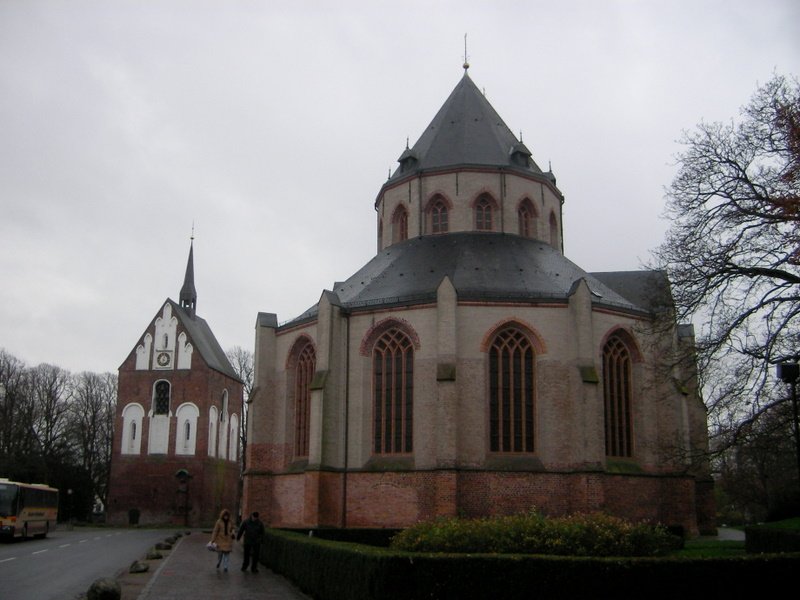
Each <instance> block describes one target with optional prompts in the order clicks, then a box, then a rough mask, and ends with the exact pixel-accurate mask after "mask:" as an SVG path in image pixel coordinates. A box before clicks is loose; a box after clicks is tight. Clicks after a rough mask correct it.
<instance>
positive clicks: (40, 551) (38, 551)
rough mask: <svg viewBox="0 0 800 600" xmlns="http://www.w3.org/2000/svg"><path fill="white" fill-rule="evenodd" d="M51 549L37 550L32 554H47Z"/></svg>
mask: <svg viewBox="0 0 800 600" xmlns="http://www.w3.org/2000/svg"><path fill="white" fill-rule="evenodd" d="M48 550H49V548H45V549H44V550H37V551H36V552H31V554H41V553H42V552H47V551H48Z"/></svg>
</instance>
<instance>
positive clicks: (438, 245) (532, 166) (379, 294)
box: [287, 70, 671, 325]
mask: <svg viewBox="0 0 800 600" xmlns="http://www.w3.org/2000/svg"><path fill="white" fill-rule="evenodd" d="M398 161H399V162H400V166H399V167H398V168H397V170H396V171H395V172H394V173H393V174H392V175H391V177H390V178H389V180H388V181H387V182H385V183H384V185H383V188H384V189H385V188H386V187H387V186H393V185H394V184H396V183H397V182H399V181H401V180H403V179H405V178H407V177H413V176H416V175H418V174H421V173H422V172H426V173H430V172H436V171H437V170H449V169H460V168H470V167H473V168H491V169H497V168H502V169H504V170H505V169H508V170H510V171H514V172H516V173H520V174H522V175H528V176H532V177H533V178H539V179H545V180H548V181H549V182H550V183H551V184H552V186H553V188H554V191H555V192H556V193H557V194H558V195H559V196H560V192H559V191H558V190H557V188H555V177H554V176H553V174H552V172H549V171H548V172H543V171H542V170H541V169H540V168H539V166H538V165H537V164H536V163H535V162H534V161H533V160H532V158H531V153H530V151H529V150H528V149H527V148H526V147H525V145H524V144H523V143H522V142H521V141H520V140H518V139H517V138H516V136H515V135H514V134H513V133H512V131H511V130H510V129H509V128H508V126H507V125H506V124H505V123H504V122H503V120H502V119H501V118H500V115H499V114H498V113H497V111H495V109H494V108H493V107H492V105H491V104H490V103H489V101H488V100H487V99H486V97H485V96H484V94H483V93H481V91H480V90H479V89H478V88H477V86H476V85H475V83H473V81H472V79H471V78H470V77H469V75H468V74H467V72H466V70H465V73H464V76H463V77H462V78H461V80H460V81H459V82H458V84H457V85H456V87H455V89H454V90H453V91H452V93H451V94H450V96H449V97H448V98H447V100H446V101H445V103H444V104H443V105H442V107H441V108H440V109H439V111H438V112H437V113H436V116H435V117H434V118H433V120H432V121H431V123H430V125H428V127H427V128H426V129H425V131H424V132H423V133H422V135H421V136H420V138H419V139H418V140H417V142H416V143H415V144H414V146H413V147H411V148H406V150H405V151H404V152H403V153H402V155H401V156H400V158H399V159H398ZM380 198H381V194H379V196H378V201H379V200H380ZM378 201H376V204H377V202H378ZM444 277H448V278H449V279H450V281H451V282H452V284H453V286H454V288H455V290H456V293H457V294H458V298H459V300H485V301H503V302H524V303H530V302H546V301H551V302H552V301H556V302H564V301H567V300H568V298H569V296H570V295H571V294H572V293H573V291H574V286H575V284H576V282H578V281H579V280H581V279H583V280H584V281H586V283H587V285H588V287H589V290H590V291H591V293H592V304H593V305H595V306H605V307H609V308H614V309H617V310H622V311H628V312H632V313H637V314H652V313H654V312H658V311H660V310H663V308H664V307H666V306H669V305H671V297H670V294H669V284H668V282H667V281H666V278H665V276H664V275H663V273H658V272H652V271H625V272H613V273H597V274H590V273H587V272H586V271H584V270H583V269H581V268H580V267H578V266H577V265H575V264H574V263H573V262H571V261H570V260H568V259H567V258H566V257H564V256H563V254H561V253H560V252H559V251H558V250H556V249H554V248H552V247H551V246H550V245H549V244H547V243H545V242H543V241H541V240H537V239H531V238H525V237H522V236H519V235H515V234H509V233H500V232H451V233H444V234H438V235H423V236H421V237H418V238H413V239H408V240H405V241H402V242H399V243H394V244H392V245H390V246H388V247H387V248H384V249H383V250H381V251H380V252H378V254H377V255H376V256H375V257H374V258H373V259H372V260H370V261H369V262H368V263H367V264H366V265H364V266H363V267H362V268H361V269H359V270H358V271H357V272H356V273H355V274H354V275H352V276H351V277H349V278H348V279H347V280H346V281H343V282H337V283H335V284H334V287H333V290H332V291H333V292H334V294H335V298H332V300H333V301H334V302H336V303H338V304H340V305H341V306H343V307H345V308H348V309H355V310H359V309H361V310H363V309H369V308H378V307H386V306H399V305H410V304H419V303H427V302H432V301H435V299H436V292H437V289H438V287H439V285H440V284H441V282H442V280H443V279H444ZM316 314H317V305H314V306H312V307H311V308H309V309H308V310H307V311H305V312H304V313H303V314H301V315H300V316H298V317H296V318H295V319H293V320H292V321H290V322H289V323H287V325H290V324H296V323H298V322H300V321H305V320H309V319H313V318H314V317H315V315H316Z"/></svg>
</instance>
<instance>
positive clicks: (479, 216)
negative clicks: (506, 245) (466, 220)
mask: <svg viewBox="0 0 800 600" xmlns="http://www.w3.org/2000/svg"><path fill="white" fill-rule="evenodd" d="M493 204H494V203H493V202H492V201H491V199H490V198H489V197H487V196H481V197H480V198H478V201H477V202H476V203H475V229H476V230H478V231H492V209H493V208H494V206H493Z"/></svg>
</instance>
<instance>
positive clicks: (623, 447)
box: [603, 335, 633, 456]
mask: <svg viewBox="0 0 800 600" xmlns="http://www.w3.org/2000/svg"><path fill="white" fill-rule="evenodd" d="M631 367H632V362H631V353H630V350H628V347H627V345H626V344H625V342H624V341H623V340H622V339H621V338H620V337H619V336H618V335H612V336H611V337H610V338H609V339H608V341H607V342H606V344H605V346H603V400H604V403H605V430H606V455H607V456H631V455H632V454H633V436H632V434H633V428H632V421H633V417H632V415H631V404H632V398H631V397H632V390H633V382H632V379H633V378H632V368H631Z"/></svg>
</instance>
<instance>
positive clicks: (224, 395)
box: [219, 390, 228, 423]
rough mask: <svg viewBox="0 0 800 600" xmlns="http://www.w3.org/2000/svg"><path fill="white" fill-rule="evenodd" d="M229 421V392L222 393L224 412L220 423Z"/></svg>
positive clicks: (221, 414) (220, 417) (221, 412)
mask: <svg viewBox="0 0 800 600" xmlns="http://www.w3.org/2000/svg"><path fill="white" fill-rule="evenodd" d="M227 420H228V390H223V392H222V410H221V411H220V413H219V422H220V423H224V422H225V421H227Z"/></svg>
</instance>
